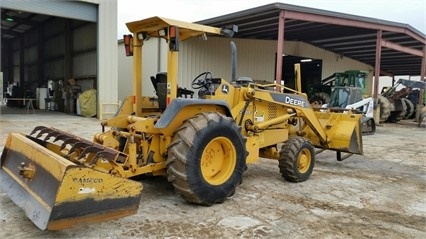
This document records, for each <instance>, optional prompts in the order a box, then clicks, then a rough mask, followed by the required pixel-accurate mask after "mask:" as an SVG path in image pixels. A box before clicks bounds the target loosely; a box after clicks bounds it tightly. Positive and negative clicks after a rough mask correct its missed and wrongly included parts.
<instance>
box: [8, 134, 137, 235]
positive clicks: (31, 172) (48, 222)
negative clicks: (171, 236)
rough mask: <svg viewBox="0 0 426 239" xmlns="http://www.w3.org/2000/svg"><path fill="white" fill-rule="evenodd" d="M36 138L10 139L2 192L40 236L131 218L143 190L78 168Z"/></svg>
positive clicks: (111, 176)
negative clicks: (20, 209)
mask: <svg viewBox="0 0 426 239" xmlns="http://www.w3.org/2000/svg"><path fill="white" fill-rule="evenodd" d="M65 157H66V156H61V155H60V154H58V153H57V152H54V151H52V150H50V149H49V148H48V147H43V146H42V145H41V144H40V143H38V142H37V141H36V140H34V138H32V137H30V136H25V135H23V134H19V133H11V134H9V137H8V139H7V142H6V145H5V148H4V151H3V153H2V155H1V165H0V166H1V167H0V188H1V190H2V191H4V192H5V193H6V194H7V195H8V196H9V197H10V198H11V199H12V200H13V202H14V203H15V204H17V205H18V206H19V207H21V208H22V209H23V210H24V211H25V213H26V215H27V217H28V218H29V219H31V221H33V223H34V224H35V225H37V227H39V228H40V229H42V230H45V229H48V230H60V229H65V228H70V227H74V226H76V225H79V224H86V223H93V222H99V221H106V220H110V219H114V218H120V217H124V216H128V215H132V214H135V213H136V212H137V210H138V207H139V203H140V198H141V191H142V184H141V183H139V182H136V181H132V180H129V179H125V178H121V177H115V176H113V175H111V174H109V173H107V172H101V171H98V170H94V169H91V168H90V167H86V166H83V165H78V164H75V163H73V162H71V161H70V160H67V159H66V158H65Z"/></svg>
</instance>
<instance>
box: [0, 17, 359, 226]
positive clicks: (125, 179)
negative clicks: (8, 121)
mask: <svg viewBox="0 0 426 239" xmlns="http://www.w3.org/2000/svg"><path fill="white" fill-rule="evenodd" d="M127 27H128V29H129V30H130V32H132V34H131V35H127V36H126V37H125V39H124V42H125V47H126V54H127V55H129V56H133V83H134V84H133V86H134V87H133V95H132V96H129V97H127V99H126V100H125V101H124V102H123V104H122V106H121V107H120V109H119V110H118V112H117V113H116V115H115V116H114V117H113V118H111V119H108V120H104V121H102V122H101V126H102V132H100V133H97V134H95V135H94V139H93V141H88V140H85V139H82V138H80V137H77V136H74V135H72V134H70V133H68V132H63V131H61V130H59V129H55V128H48V127H44V126H38V127H36V128H35V129H34V130H33V132H31V133H30V134H28V135H25V134H21V133H10V135H9V137H8V139H7V143H6V145H5V148H4V151H3V153H2V155H1V169H0V180H1V181H0V185H1V190H2V191H4V192H6V193H7V194H8V195H9V197H10V198H11V199H12V200H13V201H14V202H15V203H16V204H17V205H18V206H19V207H21V208H23V209H24V211H25V213H26V215H27V216H28V217H29V218H30V219H31V220H32V221H33V222H34V223H35V224H36V225H37V226H38V227H39V228H40V229H43V230H44V229H48V230H60V229H64V228H69V227H73V226H76V225H79V224H82V223H90V222H97V221H102V220H108V219H112V218H118V217H123V216H127V215H130V214H134V213H136V212H137V210H138V206H139V203H140V198H141V192H142V184H141V182H139V181H137V180H134V177H136V176H139V175H147V176H156V175H162V176H166V177H167V179H168V181H170V182H171V183H172V184H173V186H174V188H175V190H176V192H177V193H178V194H180V195H181V196H182V197H183V198H184V199H186V201H188V202H189V203H194V204H200V205H212V204H214V203H221V202H224V201H225V200H226V199H227V198H228V197H230V196H232V195H233V194H234V192H235V190H236V188H237V186H238V185H239V184H240V183H241V182H242V177H243V173H244V171H245V170H246V169H247V166H246V165H247V164H249V163H253V162H256V161H257V160H258V159H259V157H268V158H272V159H276V160H278V168H279V171H280V173H281V174H282V176H283V177H284V179H286V180H288V181H293V182H301V181H305V180H307V179H308V178H309V176H310V174H311V173H312V170H313V167H314V164H315V160H314V159H315V148H320V149H329V150H334V151H336V152H337V159H338V160H343V159H344V158H346V156H347V155H352V154H362V153H363V151H362V150H363V149H362V147H363V146H362V138H361V126H360V118H361V115H360V114H352V113H351V112H349V113H345V114H343V113H333V112H329V111H325V112H314V110H313V109H312V108H311V106H310V104H309V102H308V100H307V97H306V95H305V94H303V93H301V92H298V91H295V90H292V89H286V91H287V92H288V91H290V92H291V93H283V86H281V85H277V84H270V85H258V84H256V83H253V82H252V80H251V79H250V78H248V77H240V78H237V77H235V73H233V74H232V75H233V76H232V79H231V80H229V81H227V80H224V79H222V78H215V77H213V75H212V73H210V72H204V73H202V74H200V75H199V76H197V77H196V78H195V79H194V80H193V81H192V86H193V88H194V89H196V90H198V97H196V98H190V97H189V98H186V97H184V96H188V95H189V96H192V95H193V93H194V92H193V91H191V90H187V89H183V88H180V87H178V85H177V76H178V59H179V58H178V53H179V46H180V44H181V42H182V41H184V40H186V39H188V38H190V37H200V38H203V39H205V38H206V36H207V34H208V35H219V36H226V37H230V36H232V35H233V34H234V33H235V32H237V30H238V29H237V27H236V26H228V27H224V28H215V27H209V26H204V25H199V24H193V23H186V22H181V21H176V20H171V19H166V18H161V17H152V18H148V19H145V20H141V21H136V22H130V23H127ZM152 38H163V39H165V40H166V41H167V43H168V53H167V56H168V61H167V62H168V64H167V72H160V73H158V74H157V75H156V76H153V77H151V82H150V83H152V84H154V88H155V89H156V93H157V97H156V98H155V102H154V101H153V100H152V99H149V98H147V97H143V96H142V95H141V90H142V79H141V78H142V77H141V76H142V67H141V65H142V64H141V63H142V62H141V59H142V49H143V43H144V41H147V40H149V39H152ZM231 46H232V49H233V52H234V54H233V55H236V54H235V52H236V50H235V44H234V43H233V42H231ZM234 59H235V57H234ZM233 62H235V61H233ZM234 65H235V64H234ZM233 68H235V67H233ZM233 72H235V70H233ZM269 88H272V89H273V90H266V89H269ZM342 152H343V153H345V155H344V156H342V155H341V153H342Z"/></svg>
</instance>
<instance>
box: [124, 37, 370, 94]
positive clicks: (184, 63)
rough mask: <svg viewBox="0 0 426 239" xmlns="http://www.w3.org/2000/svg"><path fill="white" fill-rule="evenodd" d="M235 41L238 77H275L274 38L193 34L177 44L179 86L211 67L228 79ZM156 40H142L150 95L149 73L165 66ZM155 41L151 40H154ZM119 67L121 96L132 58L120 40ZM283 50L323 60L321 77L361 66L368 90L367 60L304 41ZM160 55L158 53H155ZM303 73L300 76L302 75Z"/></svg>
mask: <svg viewBox="0 0 426 239" xmlns="http://www.w3.org/2000/svg"><path fill="white" fill-rule="evenodd" d="M231 40H232V41H234V42H235V43H236V45H237V77H239V76H248V77H251V78H252V79H253V80H260V81H270V82H273V81H274V79H275V52H276V48H277V42H276V41H270V40H251V39H229V38H220V37H209V38H208V40H207V41H204V40H201V39H198V38H192V39H189V40H187V41H185V42H182V44H181V45H180V52H179V79H178V84H179V86H181V87H186V88H187V89H191V82H192V80H193V79H194V78H195V77H196V76H197V75H199V74H200V73H202V72H204V71H211V72H212V73H213V76H214V77H221V78H224V79H226V80H230V79H231V68H232V66H231V48H230V41H231ZM155 41H157V40H154V41H153V40H152V39H151V40H149V41H148V42H146V43H144V48H143V51H144V59H143V65H144V66H143V79H144V84H143V85H144V87H143V90H142V91H143V92H142V93H143V95H147V96H153V90H154V89H153V88H152V86H151V83H150V80H149V76H151V75H155V73H156V70H158V71H165V70H166V62H165V59H166V55H165V52H166V50H167V44H165V43H164V41H162V48H161V50H160V52H156V51H157V48H158V45H157V44H154V43H155ZM153 42H154V43H153ZM118 52H119V57H118V67H119V75H120V77H119V78H120V86H119V95H120V99H124V97H125V96H127V95H130V94H131V93H132V89H131V87H132V82H131V79H132V58H131V57H127V58H126V56H125V54H124V46H123V44H122V42H121V43H120V44H119V49H118ZM284 54H287V55H294V56H300V57H307V58H315V59H322V60H323V70H322V78H325V77H327V76H330V75H332V74H333V73H334V72H343V71H346V70H362V71H367V72H369V77H368V79H369V84H368V87H369V88H367V92H369V90H371V85H372V83H371V79H372V68H371V66H368V65H366V64H363V63H360V62H358V61H355V60H352V59H349V58H347V57H341V56H338V55H336V54H335V53H332V52H329V51H325V50H323V49H320V48H317V47H314V46H312V45H309V44H306V43H303V42H290V41H287V42H285V45H284ZM158 56H159V57H158ZM302 77H303V76H302Z"/></svg>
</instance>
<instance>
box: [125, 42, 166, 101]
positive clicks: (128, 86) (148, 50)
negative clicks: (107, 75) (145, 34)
mask: <svg viewBox="0 0 426 239" xmlns="http://www.w3.org/2000/svg"><path fill="white" fill-rule="evenodd" d="M159 45H161V47H160V48H159V47H158V46H159ZM166 50H167V44H166V42H165V41H164V40H160V39H156V38H152V39H149V40H148V41H145V42H144V44H143V47H142V51H143V53H142V55H143V59H142V95H144V96H152V97H153V96H155V90H154V87H153V86H152V83H151V79H150V76H155V75H156V74H157V73H158V72H162V71H164V72H165V71H167V55H166V54H167V51H166ZM132 71H133V57H127V56H126V54H125V50H124V44H123V41H120V42H119V44H118V81H119V84H118V99H119V100H124V99H125V98H126V97H127V96H129V95H133V75H132V74H133V72H132Z"/></svg>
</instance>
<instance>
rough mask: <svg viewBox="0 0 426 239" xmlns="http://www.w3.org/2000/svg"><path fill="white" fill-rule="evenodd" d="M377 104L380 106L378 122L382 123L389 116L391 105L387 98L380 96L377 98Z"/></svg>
mask: <svg viewBox="0 0 426 239" xmlns="http://www.w3.org/2000/svg"><path fill="white" fill-rule="evenodd" d="M378 103H379V106H380V122H384V121H386V120H387V119H388V118H389V116H390V115H391V112H392V110H393V105H392V104H391V103H390V102H389V100H388V98H386V97H384V96H381V95H379V97H378Z"/></svg>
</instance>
